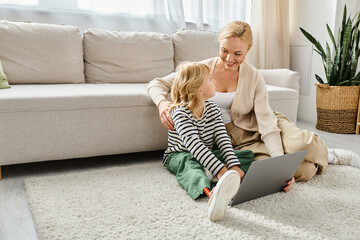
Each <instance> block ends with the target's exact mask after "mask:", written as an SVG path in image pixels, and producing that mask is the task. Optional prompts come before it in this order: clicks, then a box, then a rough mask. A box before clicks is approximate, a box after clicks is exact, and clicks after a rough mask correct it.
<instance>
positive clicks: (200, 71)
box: [169, 62, 211, 118]
mask: <svg viewBox="0 0 360 240" xmlns="http://www.w3.org/2000/svg"><path fill="white" fill-rule="evenodd" d="M210 73H211V69H210V67H209V66H207V65H206V64H203V63H199V62H190V63H183V64H181V65H180V66H179V67H178V68H177V71H176V75H175V78H174V82H173V85H172V88H171V98H172V100H173V102H172V103H171V104H170V107H169V112H171V110H173V109H174V108H175V107H177V106H180V105H183V104H185V103H189V105H188V108H189V109H190V110H191V111H192V112H193V114H194V116H195V117H197V118H199V117H200V116H197V114H196V113H198V112H199V111H200V110H201V108H202V107H203V105H202V104H201V102H202V101H203V99H201V95H199V90H200V88H201V86H202V84H203V83H204V80H205V78H206V77H207V76H208V75H210Z"/></svg>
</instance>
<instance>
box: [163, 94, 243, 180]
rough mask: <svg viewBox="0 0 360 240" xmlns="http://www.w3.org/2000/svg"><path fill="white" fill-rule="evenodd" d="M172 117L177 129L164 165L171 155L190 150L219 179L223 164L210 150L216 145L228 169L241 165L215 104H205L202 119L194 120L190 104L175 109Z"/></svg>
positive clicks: (173, 131)
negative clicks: (218, 175) (218, 174)
mask: <svg viewBox="0 0 360 240" xmlns="http://www.w3.org/2000/svg"><path fill="white" fill-rule="evenodd" d="M171 116H172V119H173V121H174V127H175V129H174V130H172V131H168V147H167V149H166V150H165V154H164V161H163V163H164V165H165V166H166V164H167V157H168V155H169V154H170V153H173V152H184V151H188V152H190V153H191V154H192V155H193V156H194V157H195V158H196V159H197V160H198V161H199V162H200V163H201V164H202V166H203V167H205V168H206V169H208V170H209V171H210V172H211V173H212V174H213V175H214V176H216V175H217V173H218V172H219V171H220V170H221V169H222V168H223V167H224V164H223V163H222V162H221V161H220V160H218V159H217V158H216V157H215V155H214V154H213V153H212V151H211V149H212V148H213V145H214V142H215V143H216V144H217V146H218V148H219V150H220V151H221V154H222V156H223V158H224V161H225V163H226V164H227V167H228V168H231V167H233V166H235V165H240V162H239V160H238V159H237V157H236V156H235V153H234V150H233V148H232V145H231V141H230V138H229V137H228V135H227V133H226V128H225V124H224V122H223V120H222V118H221V111H220V109H219V107H218V106H217V105H216V104H215V103H214V102H213V101H205V106H204V111H203V116H202V118H201V119H197V118H195V117H194V115H193V114H192V112H191V111H190V110H189V108H188V107H187V105H185V106H179V107H176V108H174V109H173V111H172V112H171Z"/></svg>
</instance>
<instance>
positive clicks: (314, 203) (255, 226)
mask: <svg viewBox="0 0 360 240" xmlns="http://www.w3.org/2000/svg"><path fill="white" fill-rule="evenodd" d="M25 188H26V193H27V196H28V201H29V206H30V209H31V211H32V214H33V218H34V222H35V225H36V230H37V233H38V236H39V239H359V238H360V214H359V213H360V211H359V208H360V169H356V168H353V167H349V166H330V167H329V168H328V171H327V172H326V173H325V174H324V175H321V176H316V177H315V178H314V179H313V180H311V181H309V182H307V183H296V184H295V185H294V187H293V189H292V190H291V191H290V192H289V193H276V194H272V195H269V196H266V197H263V198H260V199H256V200H253V201H250V202H246V203H243V204H240V205H237V206H235V207H229V208H228V210H227V212H226V215H225V217H224V219H223V221H221V222H218V223H213V222H211V221H210V220H208V217H207V199H206V198H201V199H199V200H196V201H193V200H192V199H191V198H190V197H189V196H188V195H187V194H186V192H185V191H184V190H183V189H182V188H181V187H180V186H179V185H178V183H177V182H176V180H175V176H174V175H172V174H171V173H169V172H168V171H167V170H166V168H164V167H162V166H161V164H160V162H156V163H155V162H148V163H134V164H130V165H126V166H120V167H110V168H106V169H98V170H92V171H79V172H76V173H68V174H62V175H56V176H44V177H33V178H28V179H26V180H25Z"/></svg>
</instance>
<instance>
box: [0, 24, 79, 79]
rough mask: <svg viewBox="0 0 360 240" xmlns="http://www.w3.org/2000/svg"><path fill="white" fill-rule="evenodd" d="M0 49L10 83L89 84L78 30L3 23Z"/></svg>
mask: <svg viewBox="0 0 360 240" xmlns="http://www.w3.org/2000/svg"><path fill="white" fill-rule="evenodd" d="M0 49H1V50H0V60H1V62H2V65H3V68H4V72H5V74H6V76H7V78H8V81H9V84H31V83H40V84H46V83H84V82H85V78H84V60H83V46H82V37H81V33H80V29H79V28H78V27H74V26H65V25H56V24H43V23H25V22H11V21H6V20H1V21H0Z"/></svg>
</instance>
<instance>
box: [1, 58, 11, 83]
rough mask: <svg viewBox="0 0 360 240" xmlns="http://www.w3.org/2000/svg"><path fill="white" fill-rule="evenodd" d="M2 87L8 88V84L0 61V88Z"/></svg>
mask: <svg viewBox="0 0 360 240" xmlns="http://www.w3.org/2000/svg"><path fill="white" fill-rule="evenodd" d="M3 88H10V85H9V83H8V81H7V78H6V75H5V73H4V70H3V67H2V65H1V62H0V89H3Z"/></svg>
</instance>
